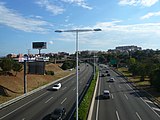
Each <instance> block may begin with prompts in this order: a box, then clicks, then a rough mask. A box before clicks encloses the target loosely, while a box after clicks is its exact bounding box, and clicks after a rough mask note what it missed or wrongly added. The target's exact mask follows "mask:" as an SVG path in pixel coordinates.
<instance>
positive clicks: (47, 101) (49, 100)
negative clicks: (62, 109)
mask: <svg viewBox="0 0 160 120" xmlns="http://www.w3.org/2000/svg"><path fill="white" fill-rule="evenodd" d="M51 99H53V97H51V98H49V99H48V100H47V101H46V102H45V103H48V102H49V101H50V100H51Z"/></svg>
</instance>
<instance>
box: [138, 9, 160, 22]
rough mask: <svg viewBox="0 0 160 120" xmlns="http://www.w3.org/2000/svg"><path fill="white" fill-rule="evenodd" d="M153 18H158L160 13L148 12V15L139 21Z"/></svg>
mask: <svg viewBox="0 0 160 120" xmlns="http://www.w3.org/2000/svg"><path fill="white" fill-rule="evenodd" d="M153 16H160V11H158V12H150V13H148V14H146V15H144V16H142V17H141V18H140V19H142V20H143V19H148V18H150V17H153Z"/></svg>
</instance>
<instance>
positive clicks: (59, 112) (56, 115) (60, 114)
mask: <svg viewBox="0 0 160 120" xmlns="http://www.w3.org/2000/svg"><path fill="white" fill-rule="evenodd" d="M65 116H66V109H65V108H64V107H60V108H56V109H55V110H54V111H53V112H52V113H51V114H50V118H49V120H64V119H65Z"/></svg>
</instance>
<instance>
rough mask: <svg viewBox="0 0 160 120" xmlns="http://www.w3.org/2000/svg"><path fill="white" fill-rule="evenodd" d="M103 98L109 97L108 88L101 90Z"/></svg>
mask: <svg viewBox="0 0 160 120" xmlns="http://www.w3.org/2000/svg"><path fill="white" fill-rule="evenodd" d="M103 98H108V99H109V98H110V92H109V90H103Z"/></svg>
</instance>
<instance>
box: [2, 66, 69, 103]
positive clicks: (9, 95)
mask: <svg viewBox="0 0 160 120" xmlns="http://www.w3.org/2000/svg"><path fill="white" fill-rule="evenodd" d="M59 66H60V64H52V63H51V64H47V65H46V70H51V71H54V72H55V75H53V76H52V75H33V74H27V90H28V91H31V90H33V89H35V88H38V87H40V86H42V85H44V84H47V83H50V82H52V81H54V80H57V79H59V78H62V77H65V76H67V75H69V74H70V73H71V71H63V70H62V69H61V68H60V67H59ZM23 77H24V76H23V71H22V72H20V73H18V74H17V76H16V77H15V76H3V75H2V76H0V86H1V90H0V103H3V102H5V101H8V100H10V99H13V98H14V97H17V96H19V95H22V94H23V91H24V90H23V86H24V85H23V84H24V83H23V81H24V80H23V79H24V78H23ZM2 92H3V93H5V94H6V96H5V95H4V94H2Z"/></svg>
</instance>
